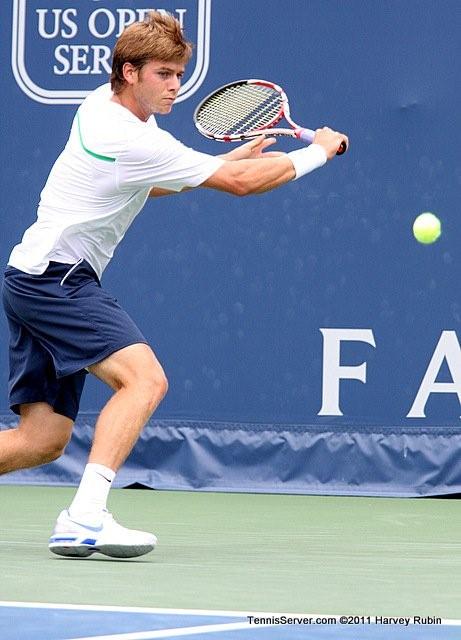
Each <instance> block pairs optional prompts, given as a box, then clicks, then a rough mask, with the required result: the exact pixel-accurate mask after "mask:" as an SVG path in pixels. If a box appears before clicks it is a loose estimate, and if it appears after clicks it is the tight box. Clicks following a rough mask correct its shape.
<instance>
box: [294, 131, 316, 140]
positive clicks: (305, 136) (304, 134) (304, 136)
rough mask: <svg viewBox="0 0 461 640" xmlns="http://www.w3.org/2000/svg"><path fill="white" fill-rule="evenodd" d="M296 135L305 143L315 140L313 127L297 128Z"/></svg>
mask: <svg viewBox="0 0 461 640" xmlns="http://www.w3.org/2000/svg"><path fill="white" fill-rule="evenodd" d="M295 136H296V137H297V138H298V140H301V142H304V144H312V143H313V142H314V136H315V131H312V129H295Z"/></svg>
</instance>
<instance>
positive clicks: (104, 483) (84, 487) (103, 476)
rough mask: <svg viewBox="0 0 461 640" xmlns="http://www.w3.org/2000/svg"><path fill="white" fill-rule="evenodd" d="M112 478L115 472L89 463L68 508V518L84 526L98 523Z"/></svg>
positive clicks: (104, 506)
mask: <svg viewBox="0 0 461 640" xmlns="http://www.w3.org/2000/svg"><path fill="white" fill-rule="evenodd" d="M114 478H115V471H112V469H109V467H105V466H104V465H102V464H94V463H92V462H89V463H88V464H87V465H86V467H85V471H84V472H83V475H82V479H81V480H80V484H79V487H78V489H77V493H76V494H75V497H74V499H73V501H72V504H71V505H70V507H69V515H70V517H71V518H72V519H73V520H77V521H78V522H83V523H85V524H91V523H99V522H100V520H101V512H102V511H103V510H104V509H105V508H106V504H107V497H108V495H109V490H110V488H111V486H112V481H113V479H114Z"/></svg>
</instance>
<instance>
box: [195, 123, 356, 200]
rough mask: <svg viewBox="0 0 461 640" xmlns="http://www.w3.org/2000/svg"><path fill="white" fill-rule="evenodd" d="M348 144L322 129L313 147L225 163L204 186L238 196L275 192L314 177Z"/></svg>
mask: <svg viewBox="0 0 461 640" xmlns="http://www.w3.org/2000/svg"><path fill="white" fill-rule="evenodd" d="M343 141H344V142H345V143H346V144H348V139H347V137H346V136H345V135H344V134H341V133H338V132H337V131H332V130H331V129H329V128H328V127H324V128H323V129H318V130H317V131H316V135H315V138H314V142H313V144H312V145H310V146H309V147H305V148H303V149H298V150H296V151H292V152H290V153H287V154H283V155H280V156H277V157H264V154H262V156H261V157H260V158H258V159H256V160H254V159H242V160H237V161H231V162H225V163H224V164H223V165H222V166H221V167H220V168H219V169H218V170H217V171H216V172H215V173H214V174H213V175H212V176H210V178H208V179H207V180H206V181H205V182H204V183H203V184H202V185H201V186H202V187H208V188H210V189H217V190H219V191H225V192H227V193H232V194H234V195H238V196H246V195H249V194H256V193H264V192H265V191H271V190H272V189H276V188H277V187H280V186H281V185H283V184H286V183H287V182H289V181H290V180H293V179H294V178H297V177H301V176H303V175H305V174H307V173H310V172H311V171H313V170H314V169H317V168H318V167H321V166H322V165H323V164H325V162H326V161H327V160H331V158H333V157H335V155H336V152H337V150H338V148H339V146H340V144H341V142H343Z"/></svg>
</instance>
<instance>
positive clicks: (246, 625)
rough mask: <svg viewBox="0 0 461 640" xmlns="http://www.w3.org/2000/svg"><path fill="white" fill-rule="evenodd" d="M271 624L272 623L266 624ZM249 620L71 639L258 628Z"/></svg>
mask: <svg viewBox="0 0 461 640" xmlns="http://www.w3.org/2000/svg"><path fill="white" fill-rule="evenodd" d="M266 626H270V625H266ZM257 628H258V627H257V626H256V625H253V626H251V625H250V624H249V623H248V622H229V623H226V624H204V625H200V626H196V627H178V628H177V629H155V630H153V631H135V632H134V633H116V634H115V635H109V636H88V637H86V638H82V637H79V638H70V640H156V639H157V638H177V637H178V636H179V637H181V636H193V635H196V634H197V633H202V634H203V633H213V632H219V631H236V630H240V629H251V630H252V629H257Z"/></svg>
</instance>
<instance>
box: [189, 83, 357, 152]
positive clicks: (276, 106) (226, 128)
mask: <svg viewBox="0 0 461 640" xmlns="http://www.w3.org/2000/svg"><path fill="white" fill-rule="evenodd" d="M283 117H285V120H286V121H287V122H288V124H289V125H290V127H291V128H290V129H280V128H276V129H274V128H273V127H275V125H276V124H277V123H278V122H279V121H280V120H281V119H282V118H283ZM194 123H195V126H196V127H197V129H198V130H199V131H200V133H201V134H202V135H204V136H206V137H207V138H212V139H213V140H219V141H221V142H235V141H237V140H248V139H251V138H256V137H257V136H259V135H263V134H268V135H271V136H291V137H292V138H298V139H299V140H302V142H304V143H305V144H311V143H312V142H313V141H314V136H315V131H312V129H305V128H303V127H300V126H298V125H297V124H296V123H295V122H293V120H292V119H291V117H290V106H289V104H288V98H287V96H286V94H285V92H284V91H283V89H282V88H281V87H279V86H278V85H276V84H274V83H273V82H268V81H267V80H239V81H238V82H231V83H230V84H226V85H224V86H223V87H220V88H219V89H216V90H215V91H213V93H210V95H209V96H207V97H206V98H205V99H204V100H202V102H201V103H200V104H199V105H198V107H197V108H196V109H195V112H194ZM346 149H347V146H346V143H345V142H342V143H341V145H340V147H339V149H338V151H337V152H336V153H337V155H341V154H342V153H344V152H345V151H346Z"/></svg>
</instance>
